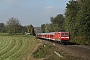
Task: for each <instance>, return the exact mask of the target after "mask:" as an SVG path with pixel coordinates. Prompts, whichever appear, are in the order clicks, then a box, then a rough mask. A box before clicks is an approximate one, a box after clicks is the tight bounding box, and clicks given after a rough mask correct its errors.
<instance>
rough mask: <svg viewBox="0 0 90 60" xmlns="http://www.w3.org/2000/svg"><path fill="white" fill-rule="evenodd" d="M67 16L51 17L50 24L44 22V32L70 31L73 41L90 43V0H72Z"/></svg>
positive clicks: (42, 26) (67, 7)
mask: <svg viewBox="0 0 90 60" xmlns="http://www.w3.org/2000/svg"><path fill="white" fill-rule="evenodd" d="M66 5H67V6H66V12H65V16H64V15H62V14H58V15H57V16H56V17H50V21H51V23H50V24H42V25H41V29H42V32H56V31H68V32H70V36H71V41H72V42H76V43H78V44H86V45H90V33H89V32H90V0H70V1H69V2H68V3H67V4H66Z"/></svg>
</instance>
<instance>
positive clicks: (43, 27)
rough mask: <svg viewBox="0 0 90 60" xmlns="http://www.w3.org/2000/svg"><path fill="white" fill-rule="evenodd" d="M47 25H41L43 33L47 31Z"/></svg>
mask: <svg viewBox="0 0 90 60" xmlns="http://www.w3.org/2000/svg"><path fill="white" fill-rule="evenodd" d="M45 26H46V25H45V24H42V25H41V30H42V33H45Z"/></svg>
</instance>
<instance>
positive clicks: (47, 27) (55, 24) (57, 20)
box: [41, 14, 65, 32]
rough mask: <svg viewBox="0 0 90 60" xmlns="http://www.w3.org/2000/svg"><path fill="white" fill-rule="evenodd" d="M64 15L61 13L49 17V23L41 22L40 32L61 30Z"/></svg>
mask: <svg viewBox="0 0 90 60" xmlns="http://www.w3.org/2000/svg"><path fill="white" fill-rule="evenodd" d="M64 19H65V18H64V16H63V15H62V14H58V15H57V16H56V17H50V21H51V24H42V25H41V29H42V32H55V31H60V30H63V29H64V28H63V25H64V24H63V23H64Z"/></svg>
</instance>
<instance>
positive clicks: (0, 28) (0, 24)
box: [0, 23, 6, 33]
mask: <svg viewBox="0 0 90 60" xmlns="http://www.w3.org/2000/svg"><path fill="white" fill-rule="evenodd" d="M0 32H1V33H4V32H6V29H5V25H4V23H0Z"/></svg>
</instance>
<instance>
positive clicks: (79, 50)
mask: <svg viewBox="0 0 90 60" xmlns="http://www.w3.org/2000/svg"><path fill="white" fill-rule="evenodd" d="M43 44H49V45H51V46H55V47H57V48H58V51H60V50H62V51H63V52H65V53H67V54H68V55H70V56H73V57H76V58H79V59H80V60H90V46H85V45H61V44H57V43H54V42H50V41H45V40H43Z"/></svg>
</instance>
